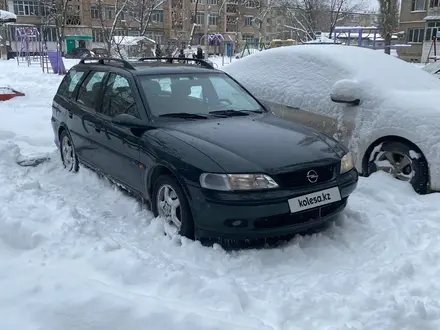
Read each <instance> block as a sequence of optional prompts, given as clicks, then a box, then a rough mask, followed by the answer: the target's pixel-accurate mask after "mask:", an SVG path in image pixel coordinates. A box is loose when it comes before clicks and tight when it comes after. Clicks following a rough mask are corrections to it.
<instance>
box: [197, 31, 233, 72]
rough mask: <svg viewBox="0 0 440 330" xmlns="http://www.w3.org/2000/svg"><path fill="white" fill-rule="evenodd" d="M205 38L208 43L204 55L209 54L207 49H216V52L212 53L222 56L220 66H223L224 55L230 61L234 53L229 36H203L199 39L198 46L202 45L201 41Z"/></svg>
mask: <svg viewBox="0 0 440 330" xmlns="http://www.w3.org/2000/svg"><path fill="white" fill-rule="evenodd" d="M206 38H207V40H208V42H207V43H206V44H207V46H206V54H207V55H208V54H209V47H210V46H213V47H217V52H216V51H214V53H220V54H221V56H222V65H225V54H226V57H229V61H230V62H231V61H232V56H233V54H234V51H235V42H234V40H232V38H231V37H230V36H229V35H226V37H225V36H224V35H223V34H221V33H214V34H204V35H203V36H201V37H200V40H199V43H200V45H202V44H203V41H204V40H205V39H206Z"/></svg>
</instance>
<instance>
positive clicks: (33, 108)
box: [0, 55, 440, 330]
mask: <svg viewBox="0 0 440 330" xmlns="http://www.w3.org/2000/svg"><path fill="white" fill-rule="evenodd" d="M252 56H255V55H252ZM245 60H246V59H240V60H236V62H239V61H245ZM75 62H77V61H75V60H73V61H72V60H66V67H70V66H71V65H72V64H74V63H75ZM234 62H235V61H234ZM234 62H233V63H234ZM226 67H227V66H226ZM40 71H41V69H40V68H39V67H38V66H31V67H29V68H28V67H23V66H21V67H18V66H17V65H16V62H15V61H13V60H11V61H3V62H0V72H3V73H5V74H4V75H1V76H0V86H1V85H11V86H12V87H13V88H15V89H18V90H20V91H22V92H24V93H25V94H26V96H24V97H20V98H17V99H13V100H10V101H7V102H0V181H1V182H2V189H1V190H0V258H1V259H0V260H1V261H0V287H1V288H2V289H1V290H0V329H2V330H15V329H21V330H37V329H45V330H59V329H63V330H103V329H105V330H118V329H129V330H144V329H146V328H148V329H166V330H172V329H182V330H187V329H190V330H202V329H203V330H214V329H216V330H247V329H254V330H257V329H258V330H297V329H298V330H303V329H331V330H340V329H359V330H360V329H362V330H369V329H371V330H373V329H374V330H382V329H383V330H389V329H402V330H406V329H408V330H410V329H411V330H414V329H424V330H425V329H426V330H429V329H438V328H439V327H440V303H439V301H438V296H439V295H440V284H439V281H438V280H437V278H438V276H439V274H440V240H439V234H438V233H439V230H440V224H439V221H438V219H439V217H440V205H439V203H438V200H439V194H431V195H425V196H420V195H417V194H416V193H415V192H414V191H413V190H412V188H411V187H410V186H409V184H407V183H404V182H399V181H396V180H393V179H391V178H390V176H389V175H387V174H384V173H375V174H374V175H372V176H371V177H369V178H367V179H365V178H360V182H359V186H358V189H357V190H356V191H355V192H354V193H353V195H352V196H351V197H350V199H349V203H348V206H347V209H346V210H345V212H344V213H343V214H342V215H341V217H340V218H339V219H338V221H337V222H336V223H335V224H334V225H332V226H330V228H329V229H327V230H326V231H324V232H322V233H320V234H314V235H309V236H298V237H296V238H295V239H294V240H292V241H291V242H289V243H288V244H286V245H284V246H281V247H278V248H271V249H262V250H255V249H251V250H243V251H231V252H227V251H224V250H223V249H221V248H220V247H219V246H214V247H212V248H208V247H202V246H201V245H200V244H199V243H198V242H191V241H188V240H185V239H181V238H179V237H176V236H174V237H169V236H165V235H163V228H164V225H163V222H162V221H161V220H160V219H154V218H153V216H152V214H151V212H149V211H148V210H147V209H146V208H145V207H144V206H142V205H140V204H139V203H138V202H137V201H136V200H134V199H133V198H130V197H127V196H125V195H124V194H123V193H121V192H120V191H119V190H116V189H115V188H114V186H113V185H111V184H109V183H108V182H107V181H106V180H104V179H99V178H98V176H97V175H95V174H94V173H93V172H91V171H89V170H86V169H84V168H81V170H80V172H79V173H77V174H69V173H66V172H65V171H64V170H63V169H62V165H61V163H60V160H59V156H58V153H57V151H56V147H55V145H54V143H53V133H52V128H51V125H50V116H51V101H52V97H53V95H54V93H55V90H56V88H57V86H58V84H59V82H60V80H61V78H62V76H58V75H53V74H43V73H41V72H40ZM6 73H7V74H6ZM41 155H43V156H50V158H51V159H50V160H49V161H46V162H45V163H42V164H40V165H39V166H37V167H21V166H18V165H17V164H16V160H17V159H19V160H20V159H27V158H29V157H31V156H32V157H33V156H41Z"/></svg>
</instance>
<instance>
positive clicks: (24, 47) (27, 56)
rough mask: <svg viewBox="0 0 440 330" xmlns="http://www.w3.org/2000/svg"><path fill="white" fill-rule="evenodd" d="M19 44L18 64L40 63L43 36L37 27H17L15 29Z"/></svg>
mask: <svg viewBox="0 0 440 330" xmlns="http://www.w3.org/2000/svg"><path fill="white" fill-rule="evenodd" d="M15 40H16V42H17V64H18V65H20V63H26V64H27V65H28V66H30V65H31V64H32V63H40V58H39V54H40V53H41V52H42V42H41V34H40V31H39V30H38V28H36V27H17V28H16V29H15Z"/></svg>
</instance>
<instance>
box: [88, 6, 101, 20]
mask: <svg viewBox="0 0 440 330" xmlns="http://www.w3.org/2000/svg"><path fill="white" fill-rule="evenodd" d="M90 17H91V18H94V19H96V18H100V15H99V9H98V8H97V7H95V6H91V7H90Z"/></svg>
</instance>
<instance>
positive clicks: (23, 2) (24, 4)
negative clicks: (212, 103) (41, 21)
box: [13, 0, 44, 16]
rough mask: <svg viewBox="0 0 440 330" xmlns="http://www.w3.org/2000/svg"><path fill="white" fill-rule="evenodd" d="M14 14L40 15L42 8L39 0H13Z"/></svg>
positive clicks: (42, 11)
mask: <svg viewBox="0 0 440 330" xmlns="http://www.w3.org/2000/svg"><path fill="white" fill-rule="evenodd" d="M13 4H14V14H16V15H20V16H40V15H43V13H44V8H43V6H42V5H41V2H39V1H27V0H14V2H13Z"/></svg>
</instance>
